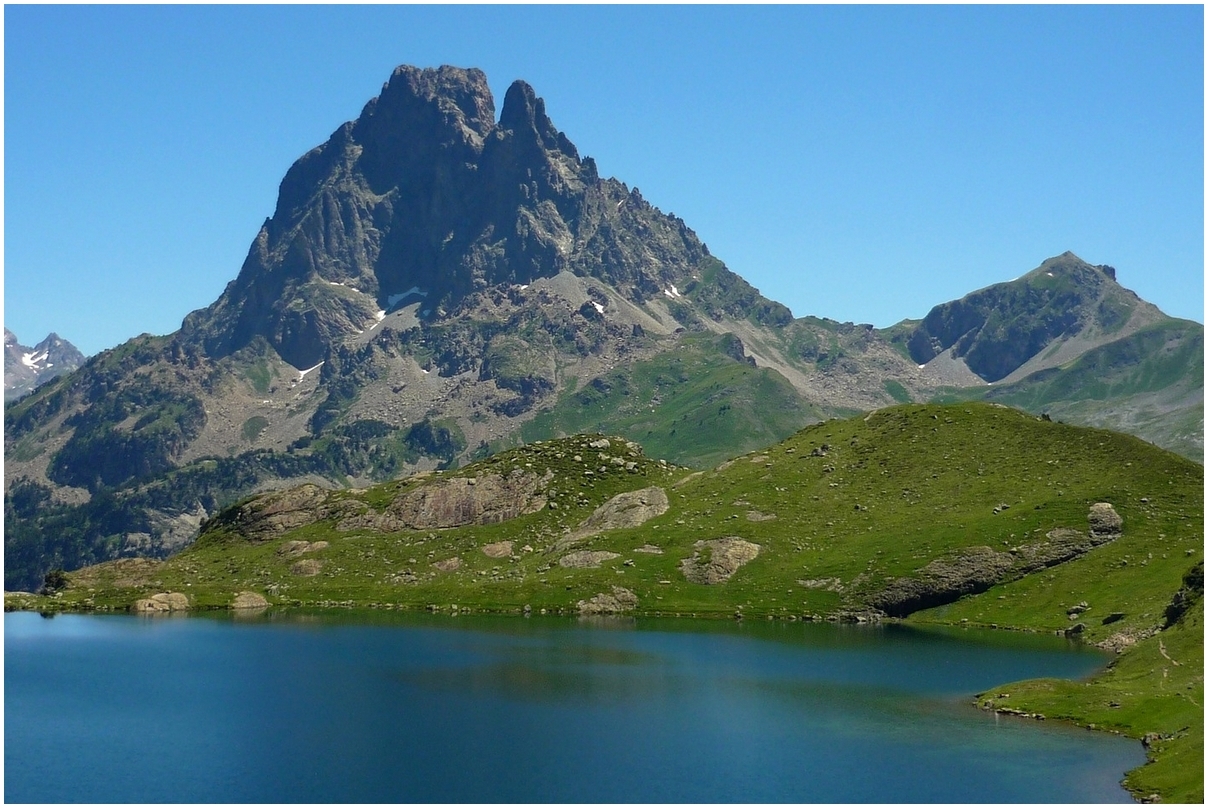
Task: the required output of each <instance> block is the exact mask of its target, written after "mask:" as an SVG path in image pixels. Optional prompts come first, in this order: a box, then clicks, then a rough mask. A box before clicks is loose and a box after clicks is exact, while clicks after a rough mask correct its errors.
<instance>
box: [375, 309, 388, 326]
mask: <svg viewBox="0 0 1208 808" xmlns="http://www.w3.org/2000/svg"><path fill="white" fill-rule="evenodd" d="M373 316H374V317H376V318H377V321H378V322H379V323H380V322H381V321H382V320H385V319H386V312H384V311H382V310H381V309H378V311H377V313H376V314H374V315H373Z"/></svg>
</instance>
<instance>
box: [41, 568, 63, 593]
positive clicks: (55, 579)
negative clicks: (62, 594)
mask: <svg viewBox="0 0 1208 808" xmlns="http://www.w3.org/2000/svg"><path fill="white" fill-rule="evenodd" d="M66 586H67V573H65V572H63V570H61V569H55V570H51V571H50V572H48V573H46V577H45V578H43V579H42V590H41V592H42V594H43V595H53V594H54V593H56V592H58V591H60V590H62V589H63V588H65V587H66Z"/></svg>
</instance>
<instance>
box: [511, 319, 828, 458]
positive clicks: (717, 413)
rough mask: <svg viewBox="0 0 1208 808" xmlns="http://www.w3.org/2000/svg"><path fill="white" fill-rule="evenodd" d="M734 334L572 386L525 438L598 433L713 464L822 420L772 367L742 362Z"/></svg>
mask: <svg viewBox="0 0 1208 808" xmlns="http://www.w3.org/2000/svg"><path fill="white" fill-rule="evenodd" d="M740 352H741V344H740V343H738V342H737V340H735V338H734V337H733V336H731V335H728V334H727V335H720V336H715V335H699V336H697V335H693V336H687V337H685V338H684V339H683V340H681V341H680V343H679V344H678V345H677V346H676V349H675V350H674V351H670V352H667V353H664V354H660V355H658V356H655V357H654V358H652V359H649V360H646V361H642V362H635V363H634V364H633V365H632V366H630V367H626V368H618V369H616V370H614V371H612V372H611V373H609V374H607V375H605V376H603V377H601V378H600V379H597V380H595V381H593V382H592V383H591V384H589V385H586V386H585V387H584V388H583V389H582V390H579V391H577V392H576V391H571V390H568V391H567V392H566V393H564V394H563V395H562V396H561V398H560V399H559V401H558V403H557V404H556V405H554V407H553V408H552V409H550V410H547V411H546V412H543V413H541V414H540V415H538V416H537V417H536V418H535V419H533V420H532V421H529V422H528V423H526V424H525V425H524V426H523V428H522V429H521V433H520V434H521V436H522V437H523V439H524V440H525V441H526V442H529V443H531V442H532V441H534V440H539V439H543V438H551V437H558V436H564V435H573V434H576V433H583V432H600V433H606V434H616V435H623V436H625V437H627V438H629V439H630V440H635V441H637V442H639V443H641V444H642V446H643V447H644V448H645V450H646V452H647V453H648V454H649V455H650V456H652V457H661V458H665V459H667V460H669V461H672V462H674V463H679V464H683V465H689V466H693V467H695V468H711V467H712V466H714V465H716V464H717V463H720V462H722V461H723V460H725V459H726V458H727V457H733V456H734V455H736V454H739V453H741V452H745V451H749V450H751V449H755V448H758V447H760V446H767V445H768V444H770V443H774V442H776V441H778V440H782V439H784V438H786V437H788V436H789V435H791V434H793V432H795V431H796V430H798V429H800V428H801V427H802V426H804V425H805V424H807V423H809V422H811V421H817V420H820V419H821V418H822V417H823V413H822V411H821V410H820V409H819V408H817V407H815V406H811V405H808V404H806V403H804V402H803V401H802V400H801V397H800V396H799V395H798V394H797V392H796V391H795V390H794V389H793V386H792V385H791V384H789V383H788V381H787V380H785V378H784V377H783V376H781V375H780V374H778V373H776V372H775V371H772V370H769V369H767V368H756V367H753V366H751V365H750V364H748V363H746V362H744V361H741V359H740V358H738V357H740V356H741V353H740Z"/></svg>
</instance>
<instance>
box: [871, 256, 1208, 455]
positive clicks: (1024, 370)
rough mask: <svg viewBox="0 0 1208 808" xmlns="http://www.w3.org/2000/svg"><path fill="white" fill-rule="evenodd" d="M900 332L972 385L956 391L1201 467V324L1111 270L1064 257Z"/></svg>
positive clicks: (931, 362) (929, 359)
mask: <svg viewBox="0 0 1208 808" xmlns="http://www.w3.org/2000/svg"><path fill="white" fill-rule="evenodd" d="M891 338H892V339H894V340H895V341H896V342H897V343H898V344H899V345H903V346H905V348H906V350H908V351H909V354H910V357H911V358H912V359H913V360H915V361H917V362H920V363H926V367H927V368H933V367H934V368H935V369H936V370H937V372H940V373H942V374H944V375H947V376H948V378H949V379H950V381H951V383H952V384H953V385H954V386H955V387H963V388H965V389H964V390H961V391H960V392H959V393H956V395H957V396H958V397H964V398H969V397H975V398H985V399H987V400H990V401H997V402H1002V403H1006V404H1011V405H1012V406H1016V407H1021V408H1023V409H1026V410H1029V411H1032V412H1037V413H1040V412H1045V413H1048V414H1049V415H1050V416H1051V417H1056V418H1061V419H1065V420H1068V421H1070V422H1072V423H1077V424H1083V425H1086V426H1101V427H1107V428H1109V429H1115V430H1118V431H1121V432H1128V433H1131V434H1134V435H1138V436H1140V437H1142V438H1145V439H1146V440H1148V441H1150V442H1152V443H1155V444H1157V445H1158V446H1163V447H1165V448H1168V449H1171V450H1173V451H1176V452H1179V453H1180V454H1182V455H1184V456H1186V457H1190V458H1192V459H1194V460H1197V461H1199V462H1203V456H1204V327H1203V326H1202V325H1201V324H1199V323H1196V322H1193V321H1190V320H1179V319H1176V318H1172V317H1168V316H1166V315H1165V314H1163V313H1162V312H1161V310H1159V309H1158V307H1157V306H1154V305H1153V304H1151V303H1147V302H1146V301H1144V300H1142V299H1140V298H1139V297H1137V295H1136V294H1135V293H1133V292H1132V291H1130V290H1128V289H1125V288H1124V287H1123V286H1121V285H1120V284H1119V283H1117V282H1116V271H1115V269H1114V268H1112V267H1110V266H1092V265H1090V264H1087V263H1086V262H1084V261H1082V260H1081V259H1080V258H1078V257H1077V256H1076V255H1074V254H1073V253H1070V252H1067V253H1064V254H1062V255H1059V256H1057V257H1055V258H1050V259H1049V260H1047V261H1045V262H1044V263H1042V264H1041V265H1040V266H1039V267H1037V268H1036V269H1034V270H1032V271H1031V272H1029V273H1027V274H1026V275H1023V276H1022V277H1020V278H1017V279H1016V280H1014V281H1011V282H1009V283H1000V284H995V285H994V286H989V287H987V288H985V289H981V290H978V291H976V292H973V293H971V294H968V295H966V296H965V297H963V298H961V299H960V300H955V301H952V302H950V303H944V304H942V305H939V306H936V307H935V308H933V309H932V310H931V312H930V313H928V315H927V316H926V317H925V318H924V319H923V320H922V321H920V322H918V323H909V324H906V326H905V327H898V328H897V331H896V332H895V333H893V334H892V337H891ZM941 368H942V370H940V369H941ZM989 385H992V387H991V388H990V389H985V387H986V386H989ZM954 392H955V391H946V393H947V395H949V396H951V395H952V394H953V393H954Z"/></svg>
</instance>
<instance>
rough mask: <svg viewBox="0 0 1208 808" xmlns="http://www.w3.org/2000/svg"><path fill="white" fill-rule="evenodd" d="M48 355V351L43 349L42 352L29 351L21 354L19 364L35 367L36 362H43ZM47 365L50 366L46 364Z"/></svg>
mask: <svg viewBox="0 0 1208 808" xmlns="http://www.w3.org/2000/svg"><path fill="white" fill-rule="evenodd" d="M48 356H50V351H43V352H42V353H38V352H37V351H30V352H29V353H27V354H21V364H23V365H25V366H26V367H27V368H36V367H37V366H38V363H39V362H45V361H46V357H48ZM47 367H50V366H49V365H47Z"/></svg>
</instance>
